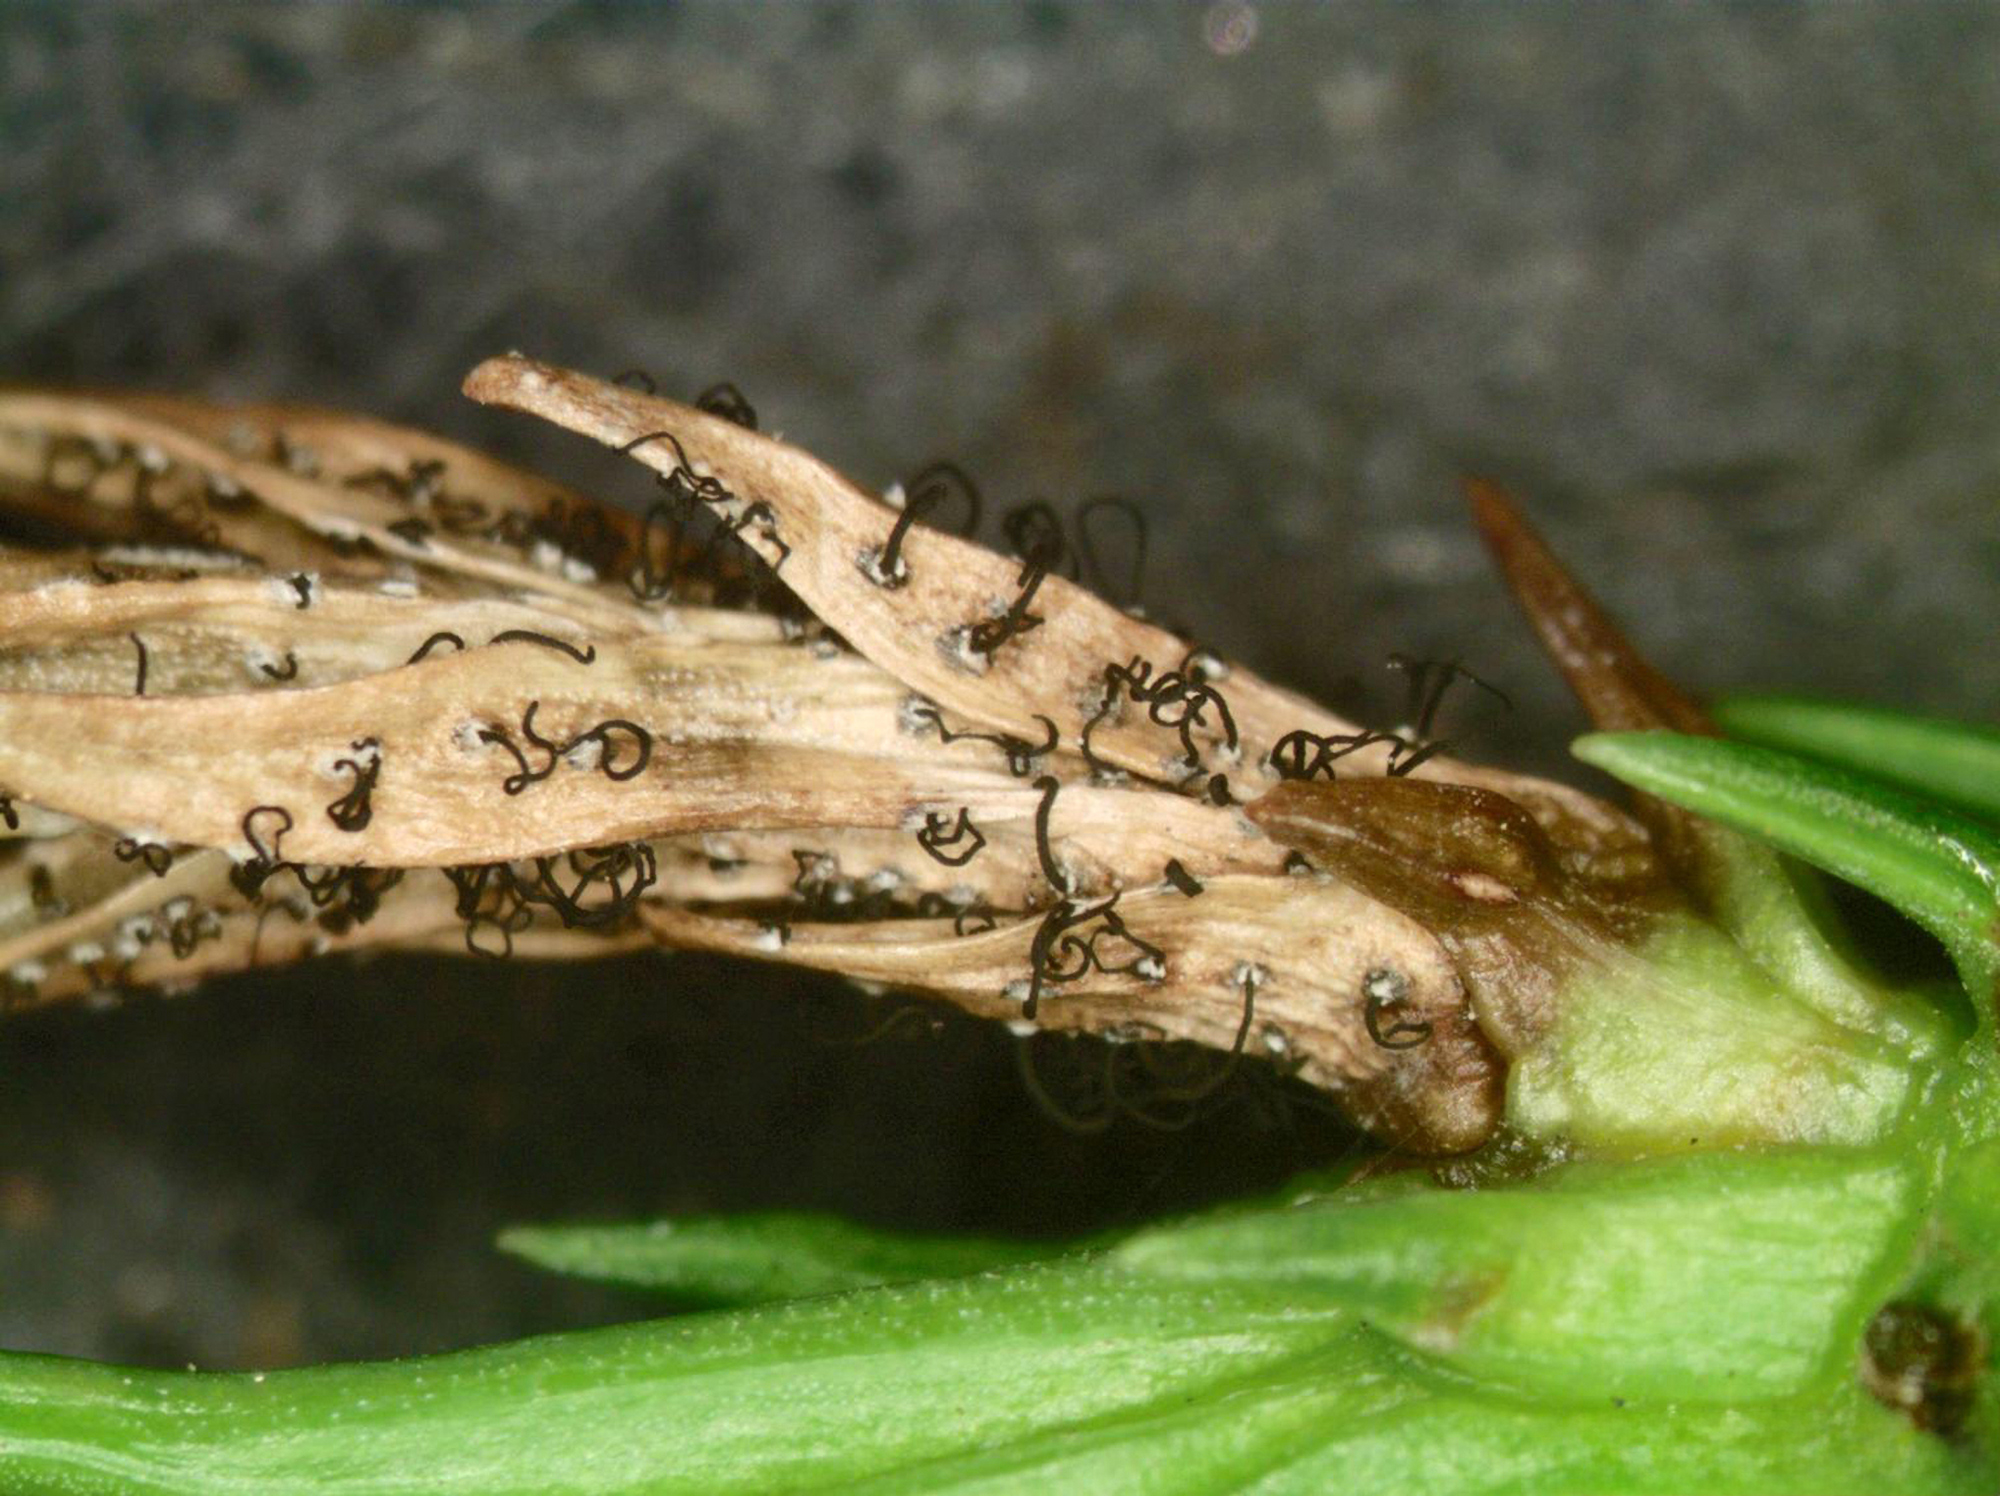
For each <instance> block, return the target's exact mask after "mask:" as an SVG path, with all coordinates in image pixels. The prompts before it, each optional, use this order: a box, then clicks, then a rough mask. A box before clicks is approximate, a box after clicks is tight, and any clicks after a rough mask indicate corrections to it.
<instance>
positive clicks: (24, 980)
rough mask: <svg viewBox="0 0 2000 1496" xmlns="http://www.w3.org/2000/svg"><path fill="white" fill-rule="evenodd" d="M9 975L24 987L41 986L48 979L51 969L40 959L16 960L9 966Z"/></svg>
mask: <svg viewBox="0 0 2000 1496" xmlns="http://www.w3.org/2000/svg"><path fill="white" fill-rule="evenodd" d="M7 976H8V977H9V979H10V980H12V981H16V982H19V983H20V984H21V985H22V986H23V987H39V986H41V984H42V983H43V982H45V981H47V980H48V977H49V969H48V967H46V966H44V965H43V964H42V963H41V962H40V961H33V960H30V961H16V962H15V963H14V964H13V965H12V966H10V967H8V968H7Z"/></svg>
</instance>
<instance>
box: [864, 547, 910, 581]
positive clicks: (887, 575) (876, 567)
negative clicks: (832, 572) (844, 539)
mask: <svg viewBox="0 0 2000 1496" xmlns="http://www.w3.org/2000/svg"><path fill="white" fill-rule="evenodd" d="M854 569H855V570H856V571H858V572H860V573H861V575H863V576H864V577H866V578H867V579H868V580H869V581H871V582H873V583H874V584H875V585H876V586H877V587H888V588H895V587H900V586H902V585H903V584H904V583H905V582H907V581H909V579H910V568H909V565H908V563H906V562H905V561H904V560H903V558H902V557H901V556H898V557H897V558H896V564H895V566H893V567H887V566H884V565H883V564H882V547H880V546H879V545H870V546H863V547H862V548H861V549H860V550H859V551H856V552H855V553H854Z"/></svg>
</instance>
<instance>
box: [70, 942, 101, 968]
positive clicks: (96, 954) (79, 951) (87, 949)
mask: <svg viewBox="0 0 2000 1496" xmlns="http://www.w3.org/2000/svg"><path fill="white" fill-rule="evenodd" d="M68 954H69V958H70V960H72V961H74V962H75V963H76V964H77V965H78V966H88V965H90V963H91V962H93V961H102V960H103V959H104V947H103V946H101V945H99V944H98V943H97V942H96V941H95V940H79V941H77V942H76V944H74V945H72V946H71V947H70V948H69V953H68Z"/></svg>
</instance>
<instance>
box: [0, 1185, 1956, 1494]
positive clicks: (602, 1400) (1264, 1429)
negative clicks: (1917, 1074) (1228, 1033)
mask: <svg viewBox="0 0 2000 1496" xmlns="http://www.w3.org/2000/svg"><path fill="white" fill-rule="evenodd" d="M1462 1198H1466V1199H1476V1198H1479V1197H1478V1196H1465V1197H1462ZM1766 1203H1783V1202H1766ZM1281 1219H1282V1216H1281V1214H1279V1213H1268V1212H1267V1213H1265V1214H1264V1215H1263V1216H1262V1220H1263V1221H1264V1223H1265V1224H1266V1225H1273V1224H1276V1223H1277V1222H1278V1221H1280V1220H1281ZM1250 1220H1251V1218H1249V1217H1244V1218H1241V1219H1240V1220H1239V1222H1238V1225H1239V1228H1241V1229H1247V1228H1248V1227H1249V1225H1250ZM1406 1245H1421V1243H1406ZM1724 1245H1726V1243H1725V1244H1724ZM1515 1246H1516V1250H1517V1251H1521V1252H1523V1253H1525V1254H1526V1255H1529V1256H1532V1255H1534V1253H1535V1251H1536V1250H1538V1243H1536V1242H1535V1241H1534V1240H1533V1239H1532V1238H1528V1239H1523V1240H1520V1241H1517V1242H1516V1243H1515ZM1264 1255H1265V1256H1266V1257H1268V1256H1269V1255H1270V1253H1269V1252H1268V1251H1266V1252H1265V1254H1264ZM1579 1287H1580V1289H1581V1288H1585V1287H1589V1286H1587V1285H1579ZM1700 1287H1701V1285H1700V1284H1699V1283H1698V1282H1697V1283H1692V1284H1691V1285H1690V1292H1694V1291H1698V1290H1699V1289H1700ZM1723 1307H1725V1308H1726V1306H1723ZM1590 1313H1591V1307H1590V1303H1589V1301H1588V1294H1587V1293H1585V1295H1584V1296H1583V1297H1582V1298H1580V1299H1579V1300H1578V1302H1577V1303H1576V1304H1575V1305H1574V1308H1573V1310H1572V1311H1571V1312H1570V1314H1569V1318H1570V1319H1572V1320H1574V1319H1577V1318H1581V1317H1587V1316H1589V1315H1590ZM1724 1317H1725V1316H1724V1314H1723V1312H1722V1309H1721V1308H1718V1309H1713V1310H1709V1311H1705V1318H1706V1320H1707V1322H1710V1323H1714V1322H1717V1321H1720V1320H1722V1319H1723V1318H1724ZM1551 1329H1552V1330H1554V1331H1557V1332H1560V1331H1561V1330H1562V1325H1561V1324H1560V1323H1557V1324H1555V1325H1552V1326H1551ZM1991 1474H1992V1471H1991V1462H1990V1460H1989V1459H1987V1458H1986V1457H1985V1456H1984V1454H1983V1452H1982V1450H1981V1449H1980V1448H1979V1447H1977V1446H1974V1447H1971V1448H1968V1449H1961V1448H1959V1447H1957V1446H1955V1445H1953V1444H1951V1443H1949V1442H1947V1441H1945V1440H1942V1439H1938V1438H1935V1437H1931V1436H1925V1435H1919V1434H1917V1433H1915V1432H1914V1431H1913V1430H1912V1429H1911V1427H1910V1425H1909V1424H1908V1423H1907V1422H1906V1421H1905V1420H1903V1419H1900V1418H1898V1417H1896V1416H1895V1415H1893V1414H1891V1413H1889V1412H1888V1411H1887V1410H1885V1409H1884V1408H1882V1407H1881V1406H1880V1405H1878V1404H1876V1403H1874V1402H1872V1401H1870V1400H1869V1399H1868V1398H1867V1397H1866V1395H1865V1394H1863V1393H1862V1392H1861V1391H1860V1390H1859V1389H1858V1388H1857V1387H1856V1385H1855V1383H1854V1379H1853V1376H1852V1374H1851V1371H1850V1369H1849V1368H1847V1367H1844V1366H1843V1367H1839V1368H1837V1369H1836V1372H1835V1374H1831V1375H1829V1376H1827V1377H1824V1378H1822V1379H1821V1380H1820V1382H1819V1383H1818V1384H1816V1385H1815V1386H1814V1387H1813V1388H1812V1389H1811V1390H1810V1391H1808V1392H1805V1393H1801V1394H1798V1395H1793V1396H1785V1397H1776V1398H1770V1397H1764V1398H1760V1397H1757V1396H1755V1395H1754V1393H1746V1395H1743V1396H1740V1397H1738V1398H1736V1399H1735V1400H1732V1401H1726V1402H1703V1401H1700V1400H1693V1401H1688V1400H1681V1399H1678V1398H1666V1397H1660V1398H1654V1397H1638V1398H1625V1397H1624V1396H1623V1395H1622V1394H1619V1393H1616V1392H1614V1391H1612V1390H1611V1389H1609V1388H1607V1387H1596V1388H1591V1389H1586V1390H1584V1391H1581V1392H1579V1393H1578V1394H1577V1395H1576V1396H1575V1397H1571V1398H1566V1399H1550V1398H1538V1397H1532V1396H1522V1395H1520V1394H1519V1393H1518V1392H1516V1391H1512V1390H1509V1389H1508V1388H1507V1387H1505V1386H1502V1385H1498V1384H1495V1383H1490V1382H1489V1383H1481V1382H1477V1381H1474V1380H1471V1379H1468V1378H1467V1377H1466V1376H1465V1375H1464V1374H1463V1372H1462V1371H1460V1370H1458V1369H1457V1368H1454V1367H1451V1366H1448V1365H1442V1364H1439V1363H1438V1362H1436V1361H1435V1360H1434V1359H1433V1358H1432V1357H1430V1356H1428V1355H1425V1354H1420V1353H1417V1352H1414V1351H1412V1350H1410V1349H1409V1348H1408V1347H1407V1346H1405V1345H1404V1344H1401V1343H1399V1342H1398V1341H1397V1340H1395V1339H1392V1338H1390V1337H1388V1336H1385V1335H1383V1334H1381V1333H1380V1332H1379V1331H1377V1330H1376V1329H1374V1328H1372V1327H1371V1326H1370V1325H1369V1324H1368V1323H1366V1322H1364V1321H1363V1320H1362V1319H1361V1318H1360V1317H1359V1316H1357V1314H1356V1313H1355V1312H1354V1311H1353V1310H1351V1309H1349V1308H1347V1307H1345V1306H1344V1305H1342V1304H1340V1303H1339V1302H1338V1300H1337V1298H1335V1297H1331V1296H1328V1295H1324V1294H1321V1293H1317V1292H1302V1291H1301V1289H1300V1287H1299V1285H1298V1284H1297V1283H1294V1282H1288V1281H1279V1282H1241V1283H1237V1282H1216V1281H1209V1282H1198V1283H1175V1282H1170V1281H1165V1280H1163V1279H1161V1278H1158V1277H1149V1278H1143V1279H1142V1278H1135V1277H1132V1276H1128V1275H1125V1274H1122V1273H1119V1272H1116V1271H1114V1270H1112V1269H1110V1268H1109V1267H1107V1266H1106V1265H1104V1264H1103V1263H1101V1262H1079V1261H1072V1262H1067V1263H1063V1264H1055V1265H1037V1266H1028V1267H1022V1268H1014V1269H1009V1270H1006V1271H1004V1272H999V1273H993V1274H986V1275H981V1276H978V1277H973V1278H966V1279H960V1280H956V1281H954V1282H949V1283H942V1284H920V1285H905V1286H901V1287H894V1288H883V1289H872V1290H864V1291H861V1292H858V1293H853V1294H846V1295H841V1296H839V1297H835V1298H824V1299H815V1300H811V1301H806V1302H800V1303H792V1304H785V1305H775V1306H767V1307H764V1308H760V1309H754V1310H747V1311H742V1312H737V1313H730V1314H711V1315H695V1316H689V1317H686V1318H683V1319H679V1320H673V1321H668V1322H665V1323H657V1324H649V1325H634V1326H625V1327H620V1328H616V1329H609V1330H598V1331H588V1332H583V1333H579V1334H570V1335H560V1336H551V1337H547V1338H543V1339H537V1340H529V1341H522V1342H519V1343H516V1344H513V1345H506V1346H497V1347H493V1348H490V1349H486V1350H479V1351H470V1352H463V1353H459V1354H455V1355H449V1356H438V1357H432V1358H428V1359H424V1360H417V1361H408V1362H399V1363H390V1364H377V1365H359V1366H344V1367H326V1368H318V1369H311V1370H304V1371H295V1372H278V1373H271V1374H269V1375H248V1376H246V1375H241V1374H233V1375H205V1374H193V1373H184V1372H133V1371H121V1370H120V1369H118V1368H116V1367H108V1366H98V1365H92V1364H89V1363H83V1362H73V1361H64V1360H59V1359H56V1358H53V1357H44V1356H5V1355H0V1490H5V1491H6V1492H8V1493H9V1496H57V1493H61V1496H224V1493H228V1496H249V1493H258V1496H263V1493H285V1496H387V1493H403V1492H410V1493H416V1492H423V1493H426V1496H431V1493H446V1496H473V1493H477V1496H530V1493H533V1496H614V1493H615V1496H640V1493H648V1496H666V1493H675V1492H699V1493H719V1496H720V1493H730V1492H766V1491H779V1490H784V1491H839V1492H843V1493H849V1492H857V1493H874V1496H887V1493H891V1492H927V1493H942V1492H951V1493H967V1496H969V1493H972V1492H981V1493H999V1492H1022V1493H1040V1492H1045V1491H1051V1490H1075V1491H1089V1492H1092V1493H1093V1496H1095V1493H1100V1492H1101V1493H1108V1496H1117V1493H1130V1496H1140V1493H1147V1496H1223V1493H1228V1492H1236V1491H1242V1490H1246V1489H1251V1488H1253V1487H1254V1489H1256V1490H1257V1491H1259V1492H1265V1493H1273V1492H1296V1493H1308V1492H1315V1493H1316V1492H1324V1491H1332V1490H1337V1491H1355V1492H1371V1491H1405V1490H1434V1491H1450V1492H1454V1493H1462V1496H1471V1493H1481V1492H1490V1493H1494V1496H1498V1493H1501V1492H1521V1491H1526V1490H1533V1491H1536V1492H1546V1493H1557V1492H1600V1491H1606V1490H1617V1491H1621V1492H1624V1491H1631V1492H1639V1491H1689V1490H1701V1491H1711V1492H1726V1491H1743V1492H1773V1491H1827V1490H1852V1491H1862V1490H1866V1491H1881V1490H1894V1491H1898V1492H1907V1493H1921V1492H1931V1491H1938V1492H1944V1491H1961V1490H1962V1491H1975V1490H1990V1488H1991V1485H1992V1480H1991Z"/></svg>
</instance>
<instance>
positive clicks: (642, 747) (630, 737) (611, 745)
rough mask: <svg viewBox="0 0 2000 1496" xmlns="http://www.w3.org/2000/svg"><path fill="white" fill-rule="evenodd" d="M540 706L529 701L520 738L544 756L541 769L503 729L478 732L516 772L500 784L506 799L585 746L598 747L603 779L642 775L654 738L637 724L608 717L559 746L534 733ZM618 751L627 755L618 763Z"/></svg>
mask: <svg viewBox="0 0 2000 1496" xmlns="http://www.w3.org/2000/svg"><path fill="white" fill-rule="evenodd" d="M541 705H542V704H541V702H540V701H539V700H537V701H531V702H529V703H528V706H527V709H526V710H525V711H524V712H523V713H522V714H521V728H520V731H521V736H522V737H523V738H525V739H527V741H528V745H529V746H530V747H532V748H534V749H537V750H538V751H540V752H541V753H542V754H543V756H544V757H543V762H542V764H541V765H540V767H536V766H535V765H533V764H531V763H529V762H528V756H527V754H526V753H524V752H523V751H522V749H521V747H520V745H519V744H517V743H516V742H515V741H514V738H513V735H512V734H511V733H509V732H508V731H507V729H506V728H504V727H496V726H486V727H482V728H480V729H479V732H478V738H479V741H480V742H482V743H490V744H493V745H495V746H497V747H500V748H504V749H506V750H507V752H508V753H509V754H511V755H512V756H513V759H514V763H515V771H514V772H513V773H512V774H509V775H508V776H507V777H506V778H505V779H503V780H502V781H501V782H500V788H501V790H502V791H503V792H504V793H506V794H508V795H518V794H520V793H521V791H523V790H525V789H526V788H527V787H528V786H529V785H531V784H540V783H541V782H542V781H543V780H544V779H547V778H548V777H549V776H550V775H551V774H553V773H555V771H556V764H557V763H558V762H560V761H561V760H562V759H563V758H564V757H566V756H567V755H569V754H571V753H574V752H575V751H576V750H577V749H578V748H580V747H582V746H583V745H584V744H585V743H591V742H594V743H596V744H597V745H598V748H599V750H600V751H599V754H598V760H597V768H598V770H599V772H600V773H602V774H603V775H604V777H605V778H606V779H611V780H618V781H621V782H622V781H624V780H627V779H636V778H637V777H638V776H639V775H640V774H642V773H644V772H645V769H646V765H647V764H648V763H650V762H651V761H652V757H653V735H652V734H651V733H650V732H648V731H646V729H645V728H643V727H641V726H640V725H639V724H638V723H636V722H628V721H627V720H625V718H623V717H609V718H606V719H605V720H604V721H602V722H599V723H598V724H597V725H596V726H594V727H588V728H585V729H584V730H583V731H582V732H580V733H578V734H577V735H576V736H575V737H573V738H570V739H569V740H567V741H566V742H562V743H558V742H556V741H555V740H554V739H553V738H545V737H543V736H542V735H541V734H540V733H539V732H537V731H535V713H536V712H538V711H539V710H541ZM621 750H622V751H623V752H624V753H625V754H626V755H627V757H626V758H625V761H624V762H620V761H619V755H620V752H621Z"/></svg>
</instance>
